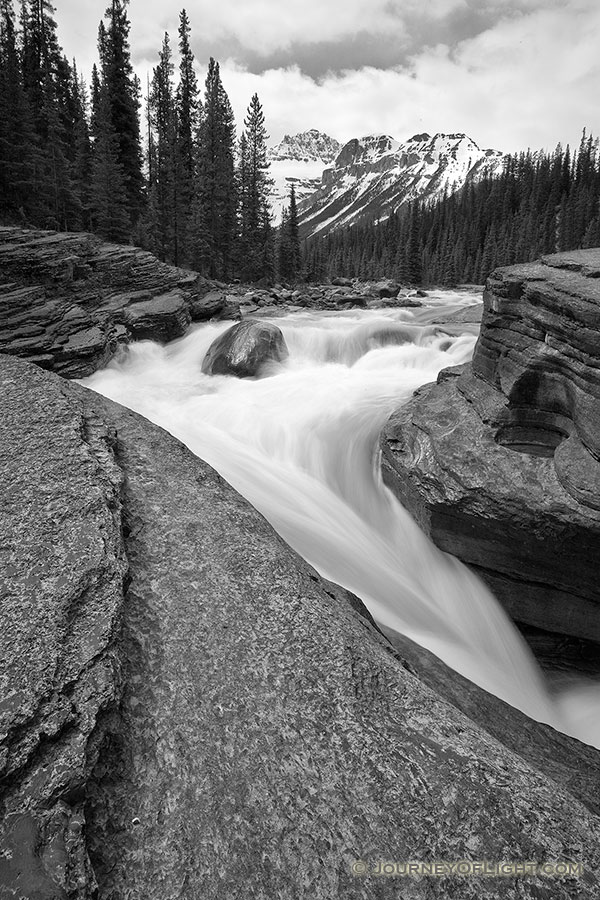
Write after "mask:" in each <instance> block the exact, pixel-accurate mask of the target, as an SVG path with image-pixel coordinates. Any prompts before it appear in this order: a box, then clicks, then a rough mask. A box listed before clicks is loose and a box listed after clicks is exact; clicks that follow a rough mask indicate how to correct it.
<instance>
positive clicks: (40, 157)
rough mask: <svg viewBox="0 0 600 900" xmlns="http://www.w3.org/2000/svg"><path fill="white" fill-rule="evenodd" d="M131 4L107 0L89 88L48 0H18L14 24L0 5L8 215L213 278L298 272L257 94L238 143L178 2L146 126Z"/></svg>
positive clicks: (292, 226) (293, 228)
mask: <svg viewBox="0 0 600 900" xmlns="http://www.w3.org/2000/svg"><path fill="white" fill-rule="evenodd" d="M127 7H128V0H111V2H110V3H109V5H108V8H107V10H106V13H105V17H104V20H103V21H101V22H100V25H99V29H98V65H97V66H96V65H95V66H94V69H93V72H92V78H91V85H90V86H89V88H88V86H87V85H86V84H85V82H84V80H83V79H82V78H81V77H80V76H79V75H78V72H77V68H76V64H75V63H74V62H73V63H72V64H71V63H69V61H68V60H67V59H66V58H65V56H64V54H63V51H62V49H61V47H60V44H59V41H58V36H57V24H56V21H55V18H54V12H55V10H54V7H53V6H52V4H51V3H50V2H49V0H22V4H21V13H20V18H19V20H18V22H17V19H16V16H15V12H14V6H13V2H12V0H0V223H3V224H12V223H17V224H21V225H24V226H35V227H42V228H52V229H58V230H62V231H67V230H68V231H79V230H87V231H92V232H95V233H96V234H98V235H100V236H101V237H103V238H105V239H107V240H110V241H116V242H122V243H128V242H133V243H136V244H139V245H140V246H142V247H144V248H146V249H148V250H151V251H152V252H154V253H156V255H157V256H159V257H160V258H161V259H163V260H165V261H167V262H170V263H174V264H176V265H181V266H186V267H189V268H193V269H196V270H198V271H200V272H203V273H205V274H207V275H210V276H212V277H217V278H223V279H227V278H232V277H234V276H237V277H241V278H243V279H245V280H250V281H252V280H256V279H259V278H261V277H266V278H267V279H273V278H274V277H275V275H276V274H279V275H280V276H281V277H285V278H292V279H293V278H294V277H295V275H296V268H297V265H298V260H299V244H298V236H297V221H296V218H295V216H296V213H295V198H294V197H290V210H289V211H288V213H287V216H286V223H285V227H283V228H282V229H280V231H279V233H278V235H277V236H276V235H275V234H274V230H273V227H272V223H271V215H270V207H269V190H270V181H269V174H268V168H269V167H268V162H267V156H266V153H267V149H266V140H267V138H268V135H267V131H266V126H265V119H264V114H263V110H262V107H261V104H260V100H259V98H258V96H257V95H256V94H255V95H254V96H253V97H252V99H251V101H250V104H249V106H248V112H247V116H246V118H245V119H244V127H243V129H242V133H241V136H240V139H239V141H238V140H236V128H235V122H234V117H233V112H232V108H231V104H230V102H229V98H228V97H227V93H226V91H225V89H224V87H223V84H222V82H221V77H220V72H219V64H218V62H216V61H215V60H214V59H211V60H210V61H209V63H208V73H207V76H206V81H205V86H204V93H203V96H201V92H200V90H199V87H198V82H197V77H196V72H195V61H194V56H193V54H192V51H191V48H190V33H191V26H190V22H189V19H188V17H187V14H186V12H185V10H183V11H182V12H181V13H180V17H179V31H178V57H179V65H178V73H177V75H178V77H177V79H176V78H175V64H174V62H173V51H172V48H171V42H170V37H169V35H168V34H165V36H164V40H163V44H162V47H161V49H160V51H159V53H158V65H157V66H156V67H155V68H154V71H153V75H152V79H149V81H148V84H147V85H146V89H147V95H146V98H145V99H146V103H145V108H146V122H145V125H144V126H143V127H142V124H141V122H140V110H141V108H142V87H141V85H140V83H139V81H138V79H137V77H136V76H135V74H134V70H133V66H132V62H131V54H130V47H129V30H130V22H129V19H128V14H127ZM290 247H291V248H292V249H291V250H290ZM290 266H291V267H292V268H290Z"/></svg>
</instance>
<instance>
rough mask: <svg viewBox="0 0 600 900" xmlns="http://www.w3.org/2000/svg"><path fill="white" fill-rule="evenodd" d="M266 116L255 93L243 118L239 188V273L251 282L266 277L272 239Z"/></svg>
mask: <svg viewBox="0 0 600 900" xmlns="http://www.w3.org/2000/svg"><path fill="white" fill-rule="evenodd" d="M267 138H268V135H267V129H266V127H265V117H264V113H263V110H262V106H261V104H260V100H259V99H258V94H254V96H253V97H252V100H251V101H250V105H249V106H248V112H247V114H246V118H245V119H244V132H243V134H242V139H241V143H240V165H239V174H238V189H239V197H240V247H241V250H242V252H241V256H240V272H241V275H242V277H243V278H245V279H246V280H248V281H256V280H257V279H259V278H261V277H262V276H264V275H265V274H266V273H265V271H264V266H265V259H266V258H265V245H266V242H267V240H268V238H269V236H270V231H271V216H270V207H269V192H270V188H271V184H272V182H271V179H270V178H269V174H268V172H269V162H268V159H267V144H266V142H267Z"/></svg>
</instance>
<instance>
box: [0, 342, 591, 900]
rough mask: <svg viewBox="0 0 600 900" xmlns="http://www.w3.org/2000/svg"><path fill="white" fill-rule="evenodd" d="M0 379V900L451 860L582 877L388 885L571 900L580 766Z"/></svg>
mask: <svg viewBox="0 0 600 900" xmlns="http://www.w3.org/2000/svg"><path fill="white" fill-rule="evenodd" d="M0 383H1V384H2V391H1V393H0V413H1V414H0V423H2V424H4V423H6V424H5V430H6V434H3V441H2V443H1V444H0V454H1V456H0V462H1V464H2V470H1V476H2V483H3V484H4V485H5V486H8V488H7V496H8V498H9V501H10V502H9V503H8V504H5V505H4V506H3V508H2V510H3V514H4V515H5V521H4V522H3V526H2V537H3V538H5V539H7V541H5V544H4V546H8V547H9V549H10V548H12V551H11V552H9V556H8V557H6V558H4V557H3V558H2V562H3V564H4V565H5V574H6V575H7V576H8V579H10V581H8V582H7V586H8V591H7V594H6V596H7V597H8V600H5V601H4V604H5V605H3V607H2V613H3V616H4V618H3V620H2V623H1V627H0V634H1V635H2V636H3V638H4V640H5V647H4V654H3V657H2V658H3V669H2V676H3V679H4V697H8V698H10V702H9V703H5V704H4V707H3V710H2V714H3V720H2V725H3V731H2V741H3V743H2V750H3V751H4V756H3V757H2V759H3V760H4V763H3V764H4V766H5V768H4V778H3V780H2V782H1V786H0V791H1V801H2V809H3V815H4V818H3V821H2V825H1V826H0V882H1V883H2V886H3V889H4V892H5V893H6V895H7V896H31V897H33V896H35V897H36V900H56V898H62V897H69V898H72V900H91V898H92V897H93V896H97V897H98V898H99V900H108V898H114V897H133V896H139V897H143V898H144V900H190V898H195V897H202V898H203V900H222V898H223V897H233V896H236V895H237V894H239V893H240V889H242V892H243V895H244V897H248V898H253V900H254V898H255V900H259V898H271V897H278V898H282V900H288V898H289V900H292V898H296V897H298V896H301V895H302V894H304V895H306V896H310V897H311V898H314V900H331V898H332V897H352V898H356V900H376V898H379V897H381V896H382V893H381V890H382V887H381V879H379V878H377V877H375V876H374V875H373V874H372V872H373V869H374V868H375V866H376V863H377V862H378V861H379V860H398V861H400V862H402V861H406V860H431V859H435V860H438V859H439V860H448V861H451V862H456V861H458V860H461V859H464V858H467V859H475V860H492V861H496V860H498V861H500V860H514V861H522V860H547V859H551V860H563V859H569V860H571V859H573V860H575V861H576V862H578V863H580V864H581V866H582V868H583V871H584V875H583V876H581V877H577V878H576V879H575V878H569V879H563V878H552V879H550V878H548V877H544V878H538V877H535V876H526V877H519V878H506V877H504V878H503V879H502V881H501V882H499V881H498V880H497V879H495V878H479V877H477V878H468V877H460V878H459V876H456V875H455V876H452V877H450V876H447V877H442V878H423V879H411V880H410V882H409V881H408V880H403V882H402V884H403V890H404V885H407V886H408V887H409V888H410V896H411V898H414V900H426V898H434V900H436V898H439V900H442V898H444V900H445V898H448V897H451V896H456V897H458V896H460V898H461V900H496V898H497V897H498V896H499V884H501V888H502V890H504V889H505V887H506V889H507V896H508V895H509V894H510V896H513V895H514V896H517V894H518V896H519V897H521V898H524V900H534V898H538V897H540V896H541V895H542V894H543V893H544V892H546V893H548V891H550V892H551V896H552V898H553V900H570V898H571V897H572V896H573V895H574V891H576V892H577V896H578V897H580V898H582V900H596V898H597V896H598V891H599V888H600V882H599V879H598V871H599V867H600V819H599V817H598V812H597V806H596V804H597V797H598V788H599V787H600V766H599V760H600V754H598V753H597V752H596V751H594V750H592V749H591V748H586V747H583V746H582V745H580V744H578V742H577V741H574V740H571V739H569V738H566V737H564V736H562V735H557V734H555V733H554V732H553V731H552V729H550V728H548V727H546V726H543V725H537V724H535V723H532V722H529V720H526V719H525V718H524V717H523V716H521V715H520V714H519V713H514V711H510V710H509V709H508V708H507V707H506V706H505V704H500V701H496V700H495V699H494V698H493V697H490V696H489V695H484V696H485V702H484V701H482V699H481V694H483V692H480V694H479V696H478V697H476V698H474V699H473V700H472V699H471V695H470V694H469V691H468V690H464V685H463V681H461V679H460V678H458V677H457V680H452V679H448V678H447V677H446V675H445V674H444V672H443V671H442V673H441V676H438V675H437V674H436V673H437V672H438V670H437V668H436V666H435V665H433V669H432V666H431V665H430V663H427V661H423V660H422V659H421V658H420V654H419V653H418V652H417V653H414V652H413V651H411V649H410V647H409V645H407V644H406V643H402V642H400V643H396V649H393V648H392V647H391V646H390V644H389V643H388V642H387V641H386V640H385V638H384V637H383V636H382V635H381V633H380V632H378V631H377V630H376V628H375V627H374V625H373V623H372V620H371V619H370V617H369V615H368V614H367V613H366V611H365V610H364V607H363V606H362V604H361V603H360V601H359V600H357V598H355V597H352V595H349V594H348V593H347V592H345V591H342V590H341V589H340V588H337V587H336V586H334V585H331V584H329V583H327V582H324V581H323V580H322V579H321V578H319V576H318V575H317V574H316V573H315V572H314V571H313V570H312V569H311V568H310V567H309V566H308V565H306V564H305V563H304V562H303V561H302V560H301V559H299V557H298V556H297V555H296V554H295V553H294V552H293V551H291V550H290V549H289V547H287V546H286V545H285V544H284V542H283V541H282V540H281V539H280V538H278V537H277V535H276V534H275V533H274V531H273V530H272V528H271V527H270V526H269V525H268V523H267V522H266V521H265V520H264V519H263V518H262V516H260V515H259V513H258V512H257V511H256V510H255V509H253V507H252V506H250V504H249V503H247V502H246V501H245V500H243V499H242V498H241V497H240V496H239V495H237V494H236V493H235V491H234V490H233V489H232V488H231V487H229V486H228V485H227V484H226V483H225V482H224V481H223V480H222V479H221V478H220V477H219V476H218V475H217V474H216V473H215V472H214V471H213V470H212V469H211V468H210V467H209V466H208V465H206V464H205V463H204V462H202V461H201V460H199V459H197V458H196V457H194V456H193V455H192V454H191V452H190V451H189V450H188V449H187V448H186V447H185V446H183V445H182V444H181V443H180V442H179V441H177V440H176V439H174V438H173V437H171V436H170V435H168V434H167V433H166V432H164V431H163V430H162V429H160V428H158V427H157V426H155V425H152V424H151V423H149V422H148V421H146V420H145V419H143V418H142V417H141V416H139V415H136V414H134V413H131V412H129V411H127V410H125V409H124V408H123V407H120V406H118V405H117V404H114V403H111V402H110V401H108V400H106V399H104V398H102V397H100V396H98V395H96V394H93V393H92V392H90V391H87V390H85V389H84V388H80V387H78V386H77V385H72V384H68V383H65V382H63V381H61V380H60V379H58V378H56V377H55V376H53V375H50V374H47V373H44V372H42V371H41V370H39V369H37V368H36V367H34V366H30V365H28V364H26V363H23V362H21V361H19V360H16V359H14V358H7V357H6V358H2V357H0ZM13 484H14V490H13V488H12V486H13ZM24 499H25V501H26V502H23V500H24ZM11 541H12V542H14V543H11ZM19 546H20V548H21V549H19ZM123 551H124V553H123ZM21 554H22V555H21ZM125 558H126V560H127V563H128V566H129V571H128V576H127V580H126V582H124V580H123V575H124V563H125ZM32 645H33V646H35V649H36V651H37V652H36V653H32V652H31V647H32ZM413 649H414V648H413ZM420 668H423V669H424V670H426V673H427V680H428V681H429V682H430V684H431V685H432V686H431V687H429V686H427V684H425V683H424V681H423V680H421V678H420V677H419V669H420ZM450 682H451V684H450V686H447V683H448V684H449V683H450ZM471 687H472V686H471ZM449 697H453V698H457V699H456V702H457V705H462V707H463V709H464V710H466V713H465V712H461V711H459V709H458V708H457V706H456V705H454V702H455V701H454V699H452V700H450V701H449V699H448V698H449ZM459 700H460V703H459V702H458V701H459ZM469 704H471V705H472V706H474V707H475V708H476V709H475V712H476V713H477V716H478V717H480V716H482V717H483V719H484V720H485V715H487V716H488V718H489V721H490V722H491V725H490V729H492V730H493V728H492V726H494V728H495V734H491V733H490V731H489V730H488V727H487V725H486V724H485V721H484V723H483V727H482V726H481V725H478V724H476V723H475V722H474V721H473V719H472V718H471V717H470V716H471V712H470V706H469ZM499 704H500V706H498V705H499ZM487 705H489V706H487ZM482 706H485V707H486V709H487V710H488V712H487V713H486V714H484V713H482V712H481V708H482ZM500 707H501V712H498V714H497V715H496V714H495V710H496V709H498V710H500ZM511 713H512V717H511ZM473 716H475V713H473ZM500 722H502V725H501V726H500V725H499V723H500ZM505 723H506V724H505ZM504 728H505V729H506V730H507V731H508V732H511V733H512V732H514V731H518V739H515V740H513V736H512V735H511V747H510V748H507V747H506V746H505V745H504V744H503V742H502V738H503V734H502V732H503V730H504ZM580 773H581V776H580ZM523 823H526V827H525V826H524V824H523ZM357 860H361V861H364V863H365V868H364V869H363V870H362V872H361V873H360V874H354V873H353V871H352V869H351V866H352V864H353V863H355V862H356V861H357ZM240 886H242V887H241V888H240ZM96 890H97V894H96ZM407 896H408V895H407ZM548 896H550V894H548Z"/></svg>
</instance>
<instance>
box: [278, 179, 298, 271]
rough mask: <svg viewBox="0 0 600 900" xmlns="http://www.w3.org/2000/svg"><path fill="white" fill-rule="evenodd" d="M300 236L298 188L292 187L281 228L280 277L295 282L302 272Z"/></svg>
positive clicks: (283, 213)
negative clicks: (297, 201)
mask: <svg viewBox="0 0 600 900" xmlns="http://www.w3.org/2000/svg"><path fill="white" fill-rule="evenodd" d="M300 262H301V254H300V237H299V233H298V207H297V205H296V189H295V187H294V185H293V184H292V185H291V187H290V205H289V206H288V207H287V209H284V210H283V212H282V216H281V227H280V229H279V278H280V280H281V281H288V282H294V281H296V279H297V278H298V275H299V272H300Z"/></svg>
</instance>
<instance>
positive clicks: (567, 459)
mask: <svg viewBox="0 0 600 900" xmlns="http://www.w3.org/2000/svg"><path fill="white" fill-rule="evenodd" d="M599 264H600V251H599V250H585V251H577V252H573V253H569V254H559V255H557V256H553V257H547V258H544V259H543V260H542V261H541V262H540V263H537V264H528V265H522V266H513V267H510V268H506V269H499V270H497V271H496V272H495V273H494V274H493V275H492V277H491V278H490V279H489V280H488V283H487V286H486V290H485V294H484V313H483V320H482V327H481V333H480V338H479V341H478V343H477V347H476V350H475V354H474V358H473V363H472V365H470V366H466V367H464V368H462V369H458V370H447V371H446V372H443V373H441V376H440V377H439V379H438V384H437V385H428V386H426V387H424V388H422V389H421V390H420V391H418V392H417V394H416V395H415V397H414V398H413V399H412V400H411V401H410V402H409V403H408V404H407V405H406V406H405V407H404V408H402V409H400V410H398V411H397V412H396V413H395V414H394V415H393V416H392V418H391V420H390V422H389V423H388V426H387V427H386V429H385V432H384V436H383V440H382V448H383V457H384V465H383V468H384V478H385V480H386V482H387V483H388V485H389V486H390V487H391V488H392V490H393V491H394V492H395V493H396V495H397V496H398V497H399V498H400V500H401V502H402V503H403V504H404V505H405V506H406V507H407V508H408V509H409V510H410V511H411V512H412V514H413V515H414V516H415V518H416V519H417V521H418V522H419V523H420V525H421V526H422V527H423V528H424V530H425V531H426V532H427V533H428V534H429V535H430V536H431V537H432V538H433V540H434V541H435V543H436V544H438V546H439V547H441V548H442V549H444V550H447V551H449V552H451V553H453V554H454V555H456V556H458V557H459V558H460V559H462V560H463V561H464V562H466V563H468V564H470V565H471V566H473V567H474V568H476V570H477V571H478V573H479V574H480V575H482V577H483V578H484V579H485V580H486V581H487V583H488V584H489V586H490V587H491V588H492V590H493V591H494V593H495V594H496V596H497V597H498V598H499V599H500V600H501V601H502V602H503V604H504V605H505V606H506V608H507V609H508V611H509V613H510V614H511V615H512V616H513V618H515V619H517V620H518V621H520V622H524V623H527V624H529V625H534V626H536V627H539V628H543V629H546V630H549V631H555V632H559V633H562V634H568V635H574V636H576V637H582V638H590V639H592V640H595V641H599V640H600V591H599V588H598V579H597V573H596V562H595V560H597V558H598V554H599V552H600V462H599V461H598V460H599V458H600V375H599V373H600V279H598V278H597V277H596V273H597V272H598V271H599V270H600V265H599ZM467 314H468V311H467Z"/></svg>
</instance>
